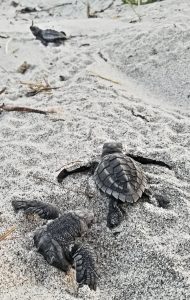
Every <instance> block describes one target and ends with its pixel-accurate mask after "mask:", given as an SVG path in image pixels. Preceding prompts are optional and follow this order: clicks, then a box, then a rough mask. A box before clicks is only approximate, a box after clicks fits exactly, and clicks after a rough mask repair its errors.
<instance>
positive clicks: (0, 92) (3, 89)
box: [0, 87, 7, 95]
mask: <svg viewBox="0 0 190 300" xmlns="http://www.w3.org/2000/svg"><path fill="white" fill-rule="evenodd" d="M6 89H7V88H6V87H4V88H2V90H0V95H1V94H3V93H4V92H5V91H6Z"/></svg>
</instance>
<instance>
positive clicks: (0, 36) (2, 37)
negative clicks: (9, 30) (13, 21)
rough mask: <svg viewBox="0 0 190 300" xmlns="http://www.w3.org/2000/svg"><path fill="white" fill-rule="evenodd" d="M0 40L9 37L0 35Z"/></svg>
mask: <svg viewBox="0 0 190 300" xmlns="http://www.w3.org/2000/svg"><path fill="white" fill-rule="evenodd" d="M0 38H1V39H8V38H9V36H8V35H0Z"/></svg>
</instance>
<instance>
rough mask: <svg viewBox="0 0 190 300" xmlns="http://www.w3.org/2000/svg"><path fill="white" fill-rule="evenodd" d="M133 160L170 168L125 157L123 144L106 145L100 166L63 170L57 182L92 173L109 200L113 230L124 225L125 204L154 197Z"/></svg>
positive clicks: (90, 164)
mask: <svg viewBox="0 0 190 300" xmlns="http://www.w3.org/2000/svg"><path fill="white" fill-rule="evenodd" d="M131 156H132V157H133V158H134V159H136V160H137V161H141V162H142V163H144V164H147V163H151V164H158V165H163V166H167V167H169V166H168V165H166V164H165V163H163V162H160V161H156V160H153V159H149V158H143V157H138V156H136V157H135V156H133V155H130V156H129V155H125V154H123V152H122V144H121V143H105V144H104V145H103V151H102V155H101V160H100V161H99V162H96V161H93V162H90V163H89V164H88V165H86V166H81V167H79V168H76V169H74V170H72V171H68V170H66V169H63V170H62V171H61V172H60V173H59V175H58V177H57V179H58V182H62V180H63V179H64V178H65V177H67V176H68V175H70V174H72V173H77V172H82V171H87V170H91V171H92V172H93V173H94V179H95V183H96V185H97V187H98V188H99V189H100V190H101V191H102V192H104V193H105V194H106V195H108V196H109V198H110V204H109V212H108V216H107V225H108V227H110V228H112V227H115V226H117V225H119V224H120V223H121V220H122V218H123V209H122V208H121V205H122V204H123V203H125V202H128V203H135V202H137V201H138V200H139V199H140V198H141V197H142V195H143V194H145V195H146V196H147V197H148V198H150V195H151V193H150V191H149V190H148V186H147V179H146V175H145V173H144V172H143V170H142V169H141V167H140V166H139V165H137V163H136V162H135V161H134V159H133V158H131Z"/></svg>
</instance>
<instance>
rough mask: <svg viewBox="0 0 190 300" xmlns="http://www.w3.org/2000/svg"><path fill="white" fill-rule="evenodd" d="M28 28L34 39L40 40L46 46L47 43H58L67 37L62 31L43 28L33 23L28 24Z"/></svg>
mask: <svg viewBox="0 0 190 300" xmlns="http://www.w3.org/2000/svg"><path fill="white" fill-rule="evenodd" d="M30 30H31V32H32V34H33V35H34V36H35V37H36V39H37V40H40V41H41V43H42V44H43V45H44V46H47V45H48V44H49V43H54V44H56V45H60V44H61V43H63V41H65V40H66V39H67V37H66V34H65V32H64V31H56V30H53V29H45V30H43V29H40V28H39V27H37V26H33V25H32V26H30Z"/></svg>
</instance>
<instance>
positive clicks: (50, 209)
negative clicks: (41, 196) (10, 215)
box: [12, 200, 59, 220]
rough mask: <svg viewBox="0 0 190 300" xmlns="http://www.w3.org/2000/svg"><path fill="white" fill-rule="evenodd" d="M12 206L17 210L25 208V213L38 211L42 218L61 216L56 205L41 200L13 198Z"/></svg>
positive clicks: (51, 218)
mask: <svg viewBox="0 0 190 300" xmlns="http://www.w3.org/2000/svg"><path fill="white" fill-rule="evenodd" d="M12 206H13V208H14V210H15V211H16V212H17V211H19V210H21V209H23V210H24V213H26V214H32V213H36V214H37V215H38V216H40V217H41V218H42V219H47V220H53V219H56V218H58V216H59V210H58V209H57V208H56V207H55V206H53V205H51V204H46V203H43V202H41V201H36V200H34V201H24V200H18V201H17V200H13V201H12Z"/></svg>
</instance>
